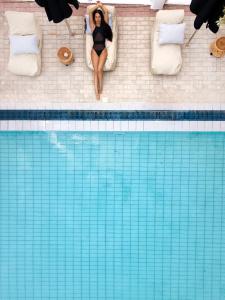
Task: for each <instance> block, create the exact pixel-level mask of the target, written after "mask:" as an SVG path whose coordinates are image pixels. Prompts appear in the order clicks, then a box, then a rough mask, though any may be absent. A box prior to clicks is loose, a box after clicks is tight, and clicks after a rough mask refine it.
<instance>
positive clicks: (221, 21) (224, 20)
mask: <svg viewBox="0 0 225 300" xmlns="http://www.w3.org/2000/svg"><path fill="white" fill-rule="evenodd" d="M216 24H217V25H218V26H221V25H225V7H224V9H223V16H222V17H220V18H219V20H218V21H217V22H216Z"/></svg>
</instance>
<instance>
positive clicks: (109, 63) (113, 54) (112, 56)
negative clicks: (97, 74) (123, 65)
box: [86, 5, 118, 71]
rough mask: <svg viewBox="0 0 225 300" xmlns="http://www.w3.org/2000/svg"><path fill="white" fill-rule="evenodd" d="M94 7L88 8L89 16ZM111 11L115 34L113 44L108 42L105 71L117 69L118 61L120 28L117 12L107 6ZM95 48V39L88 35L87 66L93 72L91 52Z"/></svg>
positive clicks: (112, 7)
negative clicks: (118, 26)
mask: <svg viewBox="0 0 225 300" xmlns="http://www.w3.org/2000/svg"><path fill="white" fill-rule="evenodd" d="M92 6H93V5H90V6H88V7H87V14H88V13H89V10H90V9H91V7H92ZM107 8H108V10H109V14H111V15H112V32H113V40H112V42H110V41H108V40H106V48H107V51H108V56H107V59H106V62H105V65H104V71H112V70H114V69H115V67H116V61H117V36H118V28H117V19H116V10H115V7H114V6H111V5H107ZM92 48H93V38H92V35H91V34H86V62H87V66H88V67H89V68H90V69H91V70H93V66H92V61H91V50H92Z"/></svg>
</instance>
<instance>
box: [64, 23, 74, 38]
mask: <svg viewBox="0 0 225 300" xmlns="http://www.w3.org/2000/svg"><path fill="white" fill-rule="evenodd" d="M64 21H65V23H66V27H67V29H68V31H69V35H70V36H74V35H75V32H73V31H72V30H71V27H70V24H69V22H68V21H67V20H66V19H65V20H64Z"/></svg>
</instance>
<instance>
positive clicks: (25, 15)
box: [5, 11, 36, 35]
mask: <svg viewBox="0 0 225 300" xmlns="http://www.w3.org/2000/svg"><path fill="white" fill-rule="evenodd" d="M5 16H6V19H7V21H8V24H9V34H10V35H28V34H35V33H36V20H35V16H34V14H33V13H29V12H18V11H6V12H5Z"/></svg>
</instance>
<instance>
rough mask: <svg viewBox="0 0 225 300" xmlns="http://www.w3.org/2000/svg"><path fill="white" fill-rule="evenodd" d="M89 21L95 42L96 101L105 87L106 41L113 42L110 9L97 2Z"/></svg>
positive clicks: (93, 61)
mask: <svg viewBox="0 0 225 300" xmlns="http://www.w3.org/2000/svg"><path fill="white" fill-rule="evenodd" d="M89 20H90V28H91V32H92V36H93V42H94V44H93V48H92V50H91V60H92V65H93V68H94V87H95V95H96V99H97V100H99V99H100V94H101V93H102V87H103V67H104V65H105V62H106V59H107V55H108V53H107V49H106V47H105V40H106V39H107V40H109V41H112V30H111V28H110V26H109V25H108V22H109V13H108V9H107V8H106V7H105V6H104V5H103V4H102V3H101V2H100V1H97V4H96V5H95V6H94V7H93V8H92V9H91V11H90V13H89Z"/></svg>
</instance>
